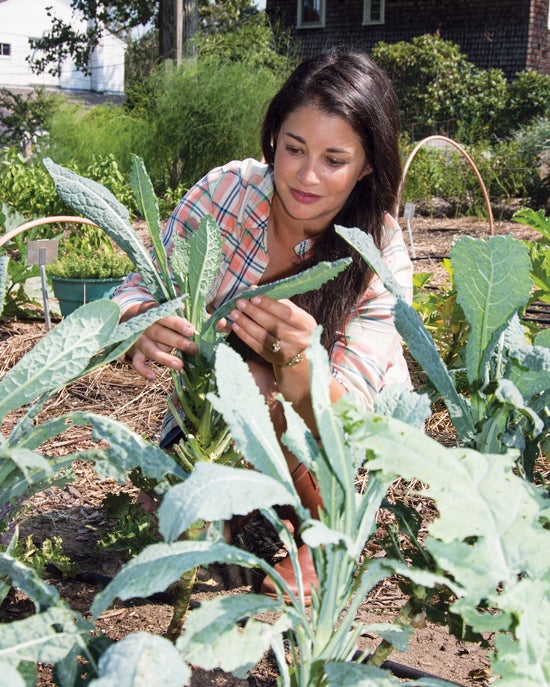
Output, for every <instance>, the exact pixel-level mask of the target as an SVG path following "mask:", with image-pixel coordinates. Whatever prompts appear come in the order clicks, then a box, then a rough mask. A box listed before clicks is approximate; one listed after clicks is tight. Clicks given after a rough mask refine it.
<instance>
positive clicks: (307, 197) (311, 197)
mask: <svg viewBox="0 0 550 687" xmlns="http://www.w3.org/2000/svg"><path fill="white" fill-rule="evenodd" d="M290 192H291V193H292V197H293V198H294V199H295V200H297V201H298V202H299V203H315V201H317V200H319V197H320V196H317V195H315V193H306V192H305V191H298V189H295V188H291V189H290Z"/></svg>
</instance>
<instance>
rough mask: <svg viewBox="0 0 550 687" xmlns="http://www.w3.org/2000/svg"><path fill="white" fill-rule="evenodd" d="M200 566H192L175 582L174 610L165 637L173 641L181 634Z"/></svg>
mask: <svg viewBox="0 0 550 687" xmlns="http://www.w3.org/2000/svg"><path fill="white" fill-rule="evenodd" d="M197 571H198V568H192V569H191V570H188V571H187V572H184V573H183V575H182V576H181V577H180V579H179V580H178V581H177V582H176V584H175V592H176V598H175V600H174V612H173V614H172V619H171V620H170V625H169V626H168V629H167V630H166V634H165V637H166V639H169V640H170V641H171V642H175V641H176V639H177V638H178V637H179V636H180V635H181V631H182V628H183V621H184V620H185V616H186V615H187V611H188V610H189V602H190V600H191V591H192V589H193V585H194V584H195V579H196V577H197Z"/></svg>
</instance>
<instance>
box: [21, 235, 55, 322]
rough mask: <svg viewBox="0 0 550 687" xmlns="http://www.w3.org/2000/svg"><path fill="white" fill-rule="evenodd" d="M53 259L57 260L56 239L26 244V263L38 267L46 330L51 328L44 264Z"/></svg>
mask: <svg viewBox="0 0 550 687" xmlns="http://www.w3.org/2000/svg"><path fill="white" fill-rule="evenodd" d="M55 260H57V239H39V240H38V241H29V243H28V245H27V265H38V266H39V267H40V282H41V284H42V300H43V302H44V319H45V321H46V329H48V330H49V329H50V328H51V321H50V306H49V303H48V287H47V285H46V265H47V264H49V263H50V262H54V261H55Z"/></svg>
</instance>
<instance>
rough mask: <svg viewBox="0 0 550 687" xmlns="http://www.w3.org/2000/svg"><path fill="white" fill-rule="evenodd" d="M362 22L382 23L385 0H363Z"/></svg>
mask: <svg viewBox="0 0 550 687" xmlns="http://www.w3.org/2000/svg"><path fill="white" fill-rule="evenodd" d="M364 3H365V4H364V6H363V24H383V23H384V5H385V0H364Z"/></svg>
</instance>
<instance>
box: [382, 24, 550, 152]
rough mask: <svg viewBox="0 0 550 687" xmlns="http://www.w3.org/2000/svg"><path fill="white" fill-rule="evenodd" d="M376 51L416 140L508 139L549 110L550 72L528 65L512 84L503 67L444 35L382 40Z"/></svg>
mask: <svg viewBox="0 0 550 687" xmlns="http://www.w3.org/2000/svg"><path fill="white" fill-rule="evenodd" d="M372 55H373V57H374V59H375V60H376V61H377V62H378V63H379V64H380V65H381V66H382V67H383V68H384V69H386V71H387V72H388V74H389V75H390V77H391V79H392V81H393V84H394V87H395V90H396V92H397V95H398V97H399V101H400V109H401V117H402V122H403V128H404V130H405V131H406V132H407V133H408V134H409V135H410V136H411V137H412V138H414V139H416V140H419V139H421V138H424V137H425V136H429V135H431V134H437V133H444V134H446V135H449V136H452V137H454V138H459V139H460V140H462V141H463V142H465V143H471V142H473V141H480V140H491V139H495V138H509V137H510V136H511V135H512V134H513V132H514V131H515V130H516V129H517V127H518V126H520V125H521V126H525V125H527V124H528V123H530V122H531V121H532V120H533V119H534V118H536V117H541V116H542V117H544V116H547V114H548V111H549V107H550V76H548V75H544V74H538V73H537V72H534V71H530V70H527V71H525V72H519V73H518V74H517V75H516V79H515V80H514V81H513V82H512V83H510V84H509V83H508V82H507V81H506V79H505V77H504V74H503V72H502V71H501V70H499V69H490V70H482V69H478V68H477V67H475V66H474V65H473V64H472V63H471V62H469V61H468V60H467V58H466V56H465V55H463V54H462V53H461V52H460V48H459V46H458V45H457V44H455V43H453V42H452V41H445V40H443V39H442V38H440V37H439V36H435V35H423V36H416V37H415V38H413V39H412V40H411V41H410V42H406V41H401V42H398V43H394V44H391V45H390V44H388V43H384V42H380V43H377V44H376V45H375V46H374V48H373V50H372Z"/></svg>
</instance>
